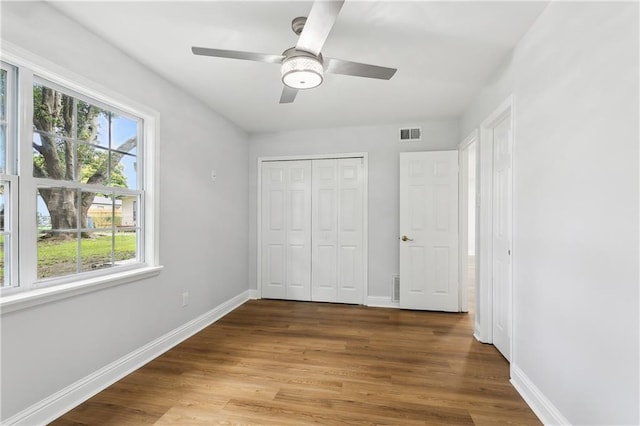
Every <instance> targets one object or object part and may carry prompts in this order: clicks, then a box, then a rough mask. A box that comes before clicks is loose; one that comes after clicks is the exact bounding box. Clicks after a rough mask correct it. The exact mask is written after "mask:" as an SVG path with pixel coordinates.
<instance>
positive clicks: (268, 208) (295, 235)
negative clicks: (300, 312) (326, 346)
mask: <svg viewBox="0 0 640 426" xmlns="http://www.w3.org/2000/svg"><path fill="white" fill-rule="evenodd" d="M261 191H262V211H261V221H262V224H261V230H262V238H261V241H262V247H261V250H262V256H261V268H260V274H261V282H262V289H261V290H262V297H266V298H277V299H292V300H311V162H310V161H285V162H272V163H264V164H263V166H262V188H261Z"/></svg>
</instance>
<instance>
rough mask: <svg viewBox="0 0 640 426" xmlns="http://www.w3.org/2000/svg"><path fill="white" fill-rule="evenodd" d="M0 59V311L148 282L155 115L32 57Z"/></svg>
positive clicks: (154, 255) (154, 262) (152, 253)
mask: <svg viewBox="0 0 640 426" xmlns="http://www.w3.org/2000/svg"><path fill="white" fill-rule="evenodd" d="M3 54H6V52H3ZM6 55H7V56H9V59H8V60H7V56H5V57H3V62H1V65H2V67H1V68H0V279H1V287H2V299H0V304H1V306H2V308H3V310H5V311H6V310H7V307H11V306H13V308H11V309H19V308H20V306H23V305H24V306H31V305H33V304H36V303H44V302H46V301H47V300H54V299H59V298H60V297H64V296H59V295H61V294H67V293H69V292H72V294H78V293H82V292H85V291H90V289H92V288H96V286H98V287H99V288H102V287H104V286H108V285H113V283H115V284H118V283H123V282H128V281H132V280H134V279H136V278H139V277H145V276H152V275H155V274H157V273H158V272H159V270H160V267H159V266H158V250H157V227H156V224H157V200H156V198H155V197H154V193H155V188H156V181H157V177H156V174H155V166H156V164H155V163H156V162H157V159H156V157H155V155H156V152H157V150H156V149H155V147H154V138H155V137H156V123H157V114H156V113H155V112H153V111H150V110H148V109H146V108H145V107H142V106H139V105H135V103H133V102H131V101H127V100H123V98H121V96H120V95H119V94H111V95H105V94H103V93H101V92H100V91H99V90H95V89H94V88H93V87H92V86H93V85H92V83H90V82H89V83H87V82H84V83H83V84H82V85H81V84H80V83H76V82H75V81H74V79H75V80H82V81H84V80H83V79H82V78H81V77H78V76H71V77H70V73H67V72H65V71H64V70H63V74H62V75H63V77H60V74H59V72H60V70H58V74H54V73H52V72H50V71H49V70H48V69H46V68H43V67H41V66H39V65H38V58H35V62H34V60H32V61H28V60H23V59H22V58H19V57H15V58H13V57H11V53H8V54H6ZM4 61H7V62H4ZM9 62H12V63H11V64H10V63H9ZM18 220H20V228H18V226H17V223H18ZM18 231H19V232H20V238H18V234H17V233H18ZM18 241H19V242H20V245H19V246H18ZM33 290H38V292H37V294H35V293H33V292H32V291H33ZM43 295H45V296H43ZM49 295H52V296H49ZM29 298H31V299H29ZM33 300H37V301H36V302H33ZM24 301H27V302H24ZM23 302H24V303H23ZM21 304H22V305H21ZM11 309H10V310H11Z"/></svg>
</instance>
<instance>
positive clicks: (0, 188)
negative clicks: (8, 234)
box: [0, 182, 9, 232]
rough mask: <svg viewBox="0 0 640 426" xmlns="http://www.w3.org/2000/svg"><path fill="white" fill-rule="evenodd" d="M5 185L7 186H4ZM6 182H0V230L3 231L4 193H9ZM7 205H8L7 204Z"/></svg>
mask: <svg viewBox="0 0 640 426" xmlns="http://www.w3.org/2000/svg"><path fill="white" fill-rule="evenodd" d="M5 186H6V187H7V188H5ZM8 186H9V185H8V183H2V182H0V232H2V231H4V229H5V226H4V219H5V193H6V194H8V193H9V188H8ZM7 207H8V206H7Z"/></svg>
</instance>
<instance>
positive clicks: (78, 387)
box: [2, 290, 255, 426]
mask: <svg viewBox="0 0 640 426" xmlns="http://www.w3.org/2000/svg"><path fill="white" fill-rule="evenodd" d="M254 291H255V290H254ZM251 295H252V294H251V290H247V291H245V292H243V293H241V294H239V295H237V296H235V297H234V298H232V299H230V300H228V301H226V302H224V303H222V304H220V305H218V306H216V307H215V308H213V309H212V310H210V311H209V312H206V313H204V314H202V315H200V316H199V317H197V318H195V319H193V320H191V321H189V322H188V323H186V324H184V325H182V326H180V327H178V328H176V329H174V330H172V331H170V332H169V333H167V334H165V335H164V336H161V337H159V338H157V339H156V340H154V341H152V342H150V343H148V344H146V345H144V346H142V347H141V348H138V349H136V350H135V351H133V352H131V353H129V354H127V355H125V356H123V357H122V358H120V359H118V360H116V361H114V362H112V363H111V364H109V365H106V366H104V367H102V368H101V369H99V370H97V371H95V372H94V373H92V374H90V375H88V376H86V377H84V378H82V379H80V380H78V381H76V382H75V383H72V384H71V385H69V386H67V387H66V388H64V389H62V390H60V391H58V392H56V393H54V394H52V395H50V396H48V397H46V398H45V399H43V400H41V401H39V402H37V403H35V404H33V405H32V406H30V407H28V408H26V409H24V410H23V411H21V412H19V413H17V414H15V415H13V416H11V417H9V418H8V419H6V420H5V421H4V422H3V423H2V424H3V425H6V426H9V425H18V424H21V425H24V424H27V425H41V424H47V423H50V422H51V421H53V420H55V419H56V418H58V417H60V416H61V415H63V414H64V413H66V412H67V411H69V410H71V409H72V408H74V407H76V406H77V405H79V404H81V403H82V402H84V401H86V400H87V399H89V398H91V397H92V396H94V395H95V394H97V393H98V392H100V391H102V390H104V389H106V388H107V387H109V386H111V385H112V384H114V383H115V382H117V381H118V380H120V379H122V378H123V377H125V376H126V375H127V374H130V373H131V372H133V371H135V370H137V369H138V368H140V367H142V366H143V365H145V364H146V363H148V362H149V361H152V360H153V359H155V358H157V357H158V356H160V355H162V354H163V353H165V352H166V351H168V350H169V349H171V348H173V347H174V346H176V345H177V344H179V343H180V342H182V341H184V340H186V339H188V338H189V337H191V336H193V335H194V334H196V333H197V332H199V331H200V330H202V329H203V328H205V327H207V326H209V325H211V324H212V323H214V322H216V321H217V320H219V319H220V318H222V317H223V316H225V315H226V314H228V313H229V312H231V311H232V310H234V309H235V308H237V307H238V306H240V305H242V304H243V303H244V302H246V301H247V300H249V299H251V298H252V297H251Z"/></svg>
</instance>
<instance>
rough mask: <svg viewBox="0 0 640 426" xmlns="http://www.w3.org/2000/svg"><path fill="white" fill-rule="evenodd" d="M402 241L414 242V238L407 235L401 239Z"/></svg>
mask: <svg viewBox="0 0 640 426" xmlns="http://www.w3.org/2000/svg"><path fill="white" fill-rule="evenodd" d="M400 239H401V240H402V241H413V238H409V237H407V236H406V235H403V236H402V238H400Z"/></svg>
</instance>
